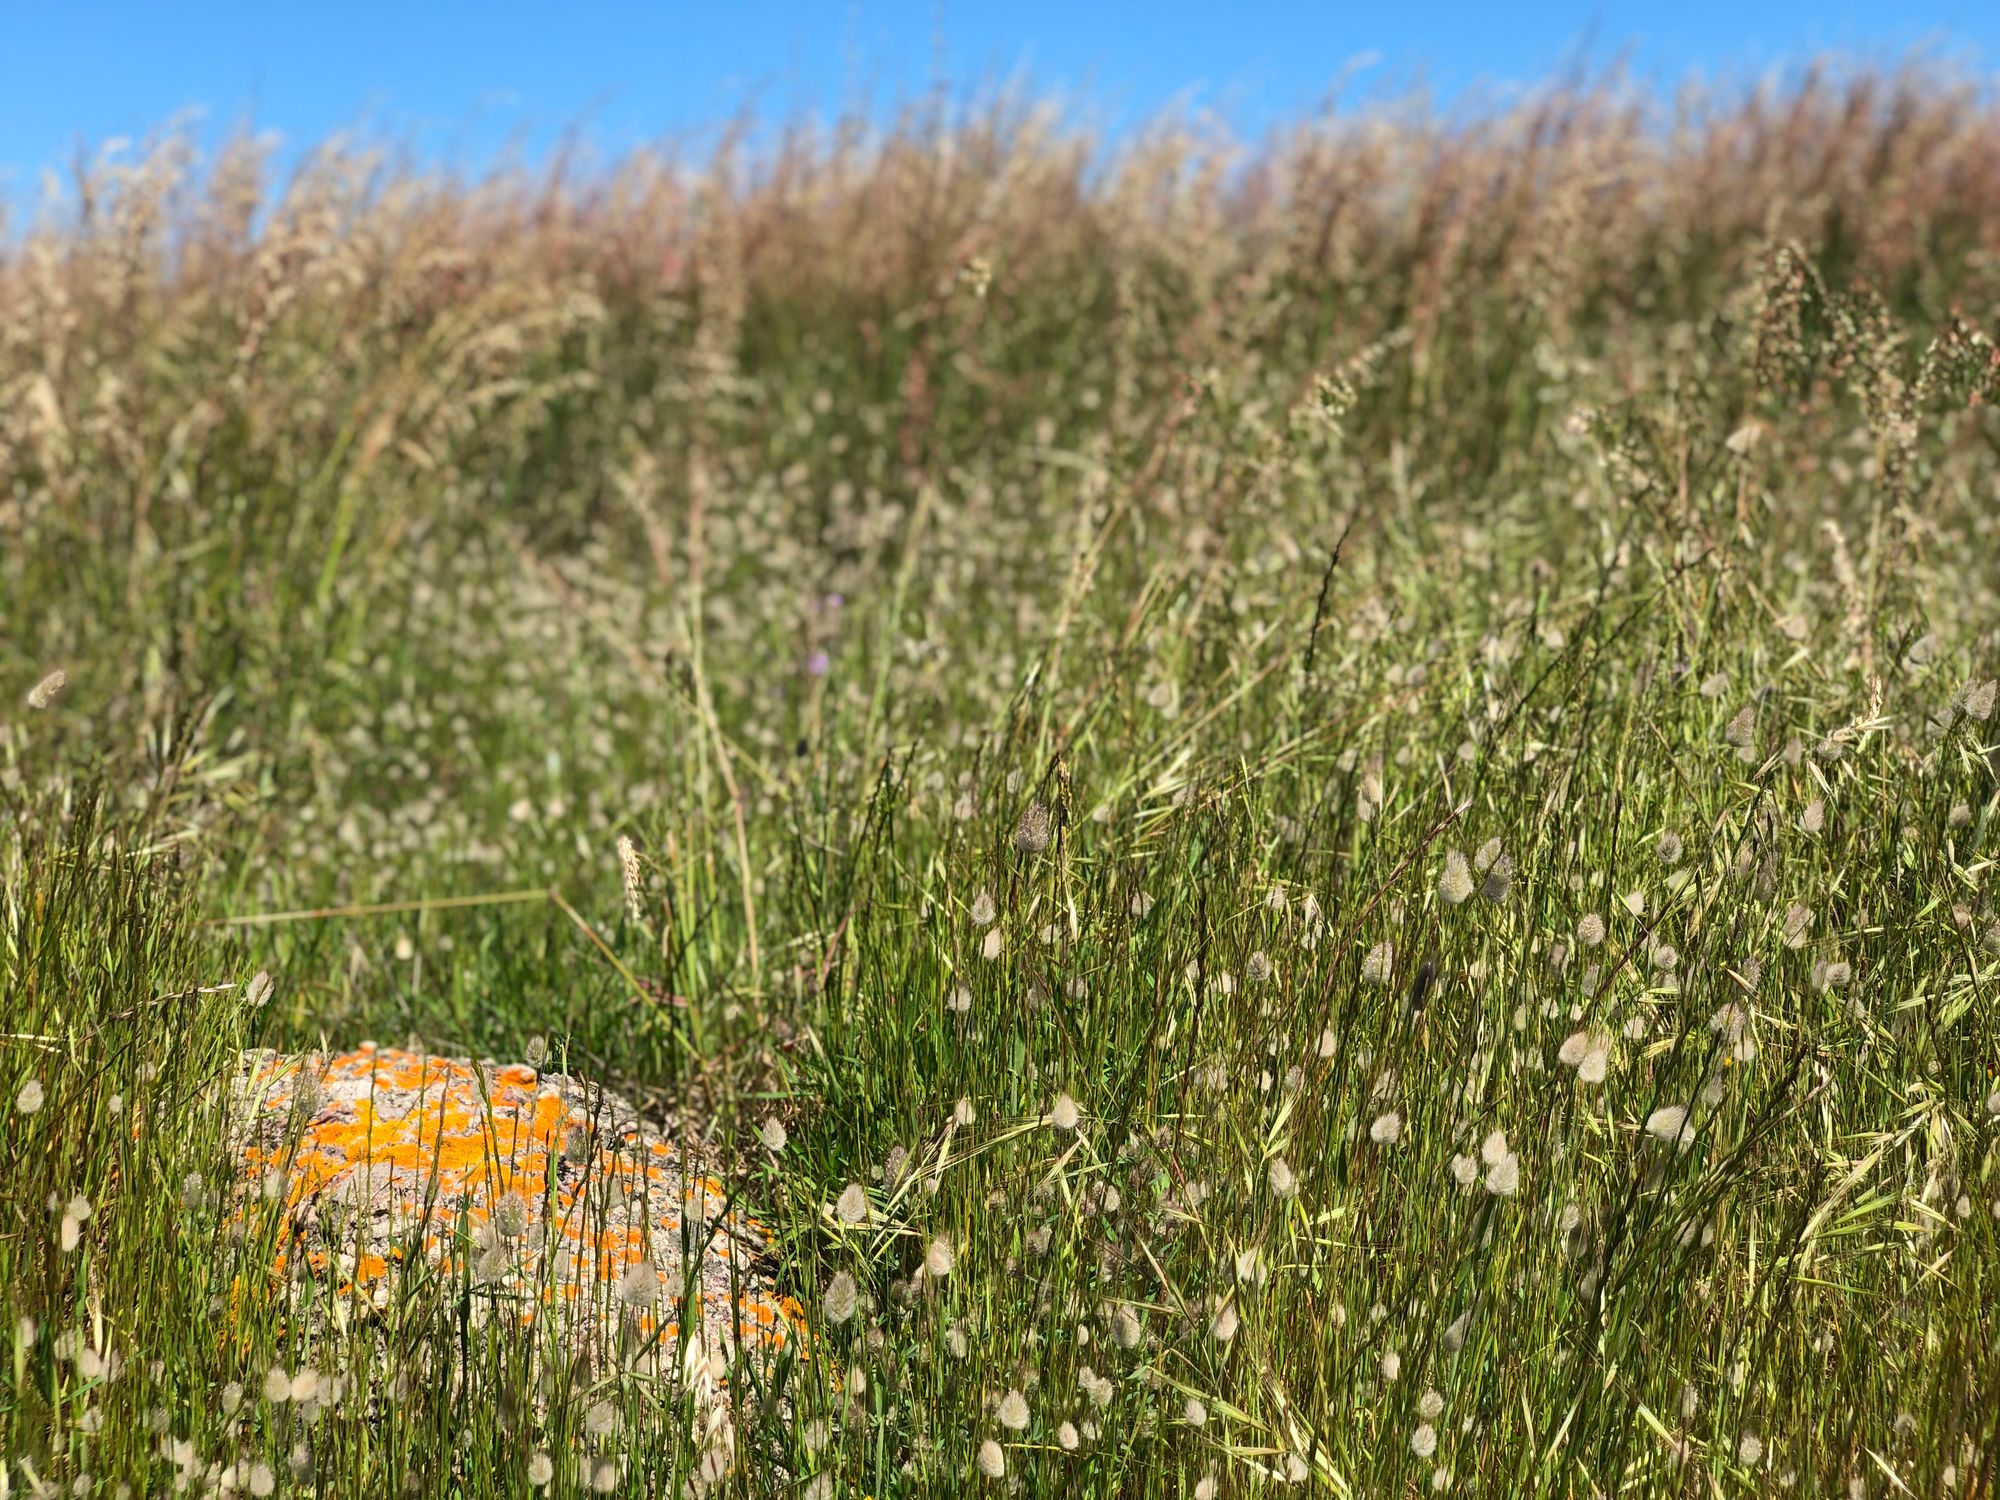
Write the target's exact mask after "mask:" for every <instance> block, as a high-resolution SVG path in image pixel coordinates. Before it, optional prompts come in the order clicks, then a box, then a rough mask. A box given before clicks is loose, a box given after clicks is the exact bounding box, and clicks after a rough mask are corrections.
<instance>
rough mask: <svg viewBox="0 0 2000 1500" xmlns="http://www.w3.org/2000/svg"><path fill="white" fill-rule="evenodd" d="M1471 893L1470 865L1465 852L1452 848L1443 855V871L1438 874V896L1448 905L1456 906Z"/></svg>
mask: <svg viewBox="0 0 2000 1500" xmlns="http://www.w3.org/2000/svg"><path fill="white" fill-rule="evenodd" d="M1471 894H1472V867H1471V866H1470V865H1468V864H1467V863H1466V862H1465V852H1464V851H1463V850H1461V849H1454V850H1452V851H1451V852H1450V853H1449V854H1447V855H1445V857H1444V871H1443V873H1441V874H1440V875H1439V876H1438V897H1439V899H1441V900H1442V901H1444V902H1445V904H1446V905H1448V906H1457V905H1459V904H1460V903H1461V902H1463V901H1464V900H1465V899H1466V898H1467V897H1468V896H1470V895H1471Z"/></svg>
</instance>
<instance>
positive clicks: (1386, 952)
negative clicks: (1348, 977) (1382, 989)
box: [1361, 942, 1396, 984]
mask: <svg viewBox="0 0 2000 1500" xmlns="http://www.w3.org/2000/svg"><path fill="white" fill-rule="evenodd" d="M1395 968H1396V945H1395V944H1394V943H1388V942H1382V943H1377V944H1376V945H1375V946H1374V947H1372V948H1370V949H1369V950H1368V953H1367V956H1366V957H1364V958H1363V959H1362V960H1361V977H1362V979H1363V980H1364V981H1366V982H1367V983H1369V984H1387V983H1388V982H1389V976H1390V975H1391V974H1392V973H1394V972H1395Z"/></svg>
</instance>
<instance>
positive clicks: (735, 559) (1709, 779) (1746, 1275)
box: [0, 69, 2000, 1500]
mask: <svg viewBox="0 0 2000 1500" xmlns="http://www.w3.org/2000/svg"><path fill="white" fill-rule="evenodd" d="M78 189H79V191H78V192H77V193H76V194H73V196H72V199H71V205H72V211H71V212H69V213H68V214H67V215H65V216H62V217H61V218H60V219H58V220H56V221H52V222H51V223H50V224H48V225H46V226H43V227H40V228H35V227H26V228H22V229H20V230H18V231H17V234H16V237H15V240H14V242H13V243H12V244H11V246H10V247H9V248H8V249H7V250H6V251H5V252H4V254H0V310H4V316H0V397H3V398H4V399H0V544H4V545H0V687H4V703H0V892H3V893H0V964H3V966H0V973H4V977H5V989H4V994H5V1016H4V1020H5V1025H4V1027H0V1030H4V1032H5V1037H4V1040H0V1109H4V1111H5V1115H4V1126H0V1158H4V1161H0V1295H4V1298H5V1303H6V1318H5V1322H4V1325H0V1437H3V1438H4V1442H0V1447H4V1452H5V1458H6V1466H5V1468H4V1470H0V1495H4V1494H8V1493H13V1494H32V1495H43V1494H47V1495H77V1496H85V1495H106V1496H110V1495H133V1496H137V1495H150V1494H156V1493H167V1492H170V1491H181V1490H184V1491H185V1492H187V1493H204V1494H223V1493H233V1494H249V1495H264V1494H270V1493H274V1492H275V1493H280V1494H318V1495H325V1496H329V1497H331V1496H353V1497H370V1496H383V1495H404V1494H408V1495H423V1496H431V1495H454V1496H467V1497H487V1496H496V1495H516V1496H520V1495H527V1494H530V1493H532V1492H536V1491H538V1490H544V1489H545V1490H546V1491H547V1492H548V1493H564V1494H567V1493H590V1492H610V1493H621V1494H634V1495H638V1494H646V1495H680V1494H682V1493H693V1492H723V1493H732V1492H740V1493H744V1494H754V1495H768V1494H799V1495H804V1496H811V1497H814V1500H831V1497H835V1496H849V1495H869V1496H875V1497H882V1496H888V1495H906V1494H907V1495H918V1494H922V1495H937V1494H956V1493H965V1494H994V1495H997V1494H1007V1493H1019V1494H1022V1495H1065V1496H1069V1495H1097V1496H1110V1495H1130V1496H1146V1497H1152V1496H1182V1495H1191V1496H1198V1497H1216V1496H1240V1495H1252V1494H1262V1493H1267V1492H1268V1493H1278V1492H1281V1491H1286V1490H1289V1489H1294V1488H1295V1489H1296V1490H1298V1491H1299V1492H1301V1493H1325V1494H1333V1495H1339V1496H1347V1495H1354V1496H1371V1497H1372V1496H1389V1495H1413V1494H1418V1493H1458V1494H1476V1495H1515V1494H1530V1493H1533V1494H1550V1495H1574V1496H1578V1497H1586V1496H1591V1497H1594V1496H1605V1497H1610V1496H1618V1495H1653V1494H1673V1495H1686V1496H1713V1495H1726V1496H1733V1495H1751V1494H1756V1495H1765V1494H1783V1493H1793V1494H1798V1495H1853V1496H1860V1495H1874V1496H1890V1495H1902V1494H1916V1495H1923V1496H1932V1495H1945V1494H1956V1495H1985V1494H1991V1493H1993V1492H1994V1490H1995V1486H1996V1476H2000V1431H1996V1427H2000V1077H1996V1069H2000V900H1997V899H1996V895H1995V887H1996V880H1995V877H1994V874H1993V864H1994V856H1995V850H1996V838H2000V798H1996V787H2000V743H1996V742H2000V718H1997V717H1996V716H1995V713H1994V696H1995V688H1994V678H1995V676H1996V673H2000V416H1996V414H1995V410H1994V403H1995V400H1996V398H2000V355H1996V350H1995V346H1994V345H1993V344H1992V343H1991V342H1990V340H1989V338H1988V337H1987V335H1986V334H1985V333H1983V332H1981V330H1982V329H1992V328H1993V327H1995V326H1996V322H2000V106H1996V105H1995V103H1994V102H1993V101H1992V99H1991V98H1990V97H1988V96H1986V95H1984V94H1982V93H1980V92H1979V91H1977V90H1974V89H1971V88H1968V87H1965V86H1963V85H1961V84H1960V83H1958V82H1956V81H1955V80H1953V79H1951V78H1949V77H1946V76H1943V75H1940V74H1939V73H1937V72H1935V71H1931V70H1926V69H1916V70H1912V71H1909V72H1906V73H1894V74H1885V73H1862V74H1855V75H1840V74H1837V73H1834V72H1827V73H1823V74H1819V75H1814V76H1809V77H1807V78H1804V79H1802V80H1800V81H1798V82H1796V83H1794V84H1792V85H1789V86H1787V87H1784V88H1781V89H1777V90H1774V91H1769V92H1766V93H1764V94H1761V95H1758V96H1756V97H1751V98H1733V97H1727V96H1711V97H1706V98H1701V97H1694V96H1690V97H1688V98H1686V99H1684V100H1682V101H1679V102H1678V104H1677V105H1676V106H1675V109H1674V110H1673V111H1668V110H1667V109H1666V108H1665V106H1662V105H1661V104H1660V103H1659V102H1657V101H1654V100H1649V99H1647V98H1646V97H1644V96H1639V95H1630V94H1628V93H1626V92H1625V91H1623V90H1621V89H1620V88H1618V87H1615V86H1611V85H1606V86H1603V87H1588V88H1583V89H1568V90H1561V89H1558V90H1553V91H1550V92H1547V93H1544V94H1540V95H1537V96H1534V97H1533V98H1532V99H1531V100H1530V101H1529V102H1526V103H1523V104H1521V105H1519V106H1518V107H1515V108H1512V109H1511V110H1509V111H1506V112H1502V113H1499V114H1494V115H1488V116H1484V117H1480V118H1478V119H1476V120H1466V121H1453V120H1450V119H1446V118H1443V117H1440V116H1438V115H1436V114H1434V113H1429V112H1426V111H1425V110H1423V109H1421V108H1414V107H1413V108H1408V109H1396V110H1390V111H1386V112H1384V113H1382V114H1380V115H1377V116H1372V117H1369V118H1366V119H1358V118H1357V119H1348V120H1332V121H1320V122H1301V124H1300V125H1299V126H1298V127H1297V129H1296V130H1295V131H1293V132H1290V133H1287V134H1284V135H1282V136H1280V137H1279V138H1276V139H1274V140H1272V141H1271V142H1269V143H1267V144H1266V145H1265V146H1264V147H1262V148H1261V149H1259V150H1256V151H1245V150H1242V149H1241V148H1239V147H1237V146H1235V145H1233V144H1232V143H1231V142H1229V141H1227V140H1226V139H1223V138H1221V137H1220V136H1218V135H1217V134H1216V133H1215V132H1214V131H1213V130H1211V129H1209V128H1207V127H1205V126H1202V125H1201V124H1199V122H1167V123H1164V124H1162V125H1161V126H1160V127H1159V128H1158V129H1157V130H1155V131H1154V132H1152V133H1150V134H1148V135H1146V136H1145V137H1143V138H1141V139H1139V140H1137V141H1135V142H1132V143H1130V144H1129V145H1128V146H1127V147H1126V148H1125V149H1124V150H1123V151H1122V152H1120V153H1118V154H1115V155H1113V156H1111V157H1109V158H1107V157H1105V156H1104V155H1102V154H1100V153H1097V152H1095V151H1094V150H1093V148H1092V147H1091V144H1090V143H1089V142H1088V141H1085V140H1082V139H1080V138H1078V137H1076V136H1074V135H1072V134H1070V133H1068V132H1067V131H1066V130H1065V129H1064V127H1063V126H1062V125H1061V123H1060V121H1059V120H1056V119H1053V118H1051V117H1050V116H1048V115H1047V114H1046V113H1045V112H1042V111H1039V110H1036V109H1033V108H1028V107H1016V106H1014V105H1010V104H1007V103H1004V102H1003V103H1001V104H997V105H994V106H993V107H991V108H990V109H978V110H966V111H952V110H946V109H936V110H932V109H922V110H918V111H915V112H913V113H912V114H911V116H910V117H909V118H908V119H907V120H906V121H905V122H904V123H903V124H902V125H901V126H900V127H899V128H897V129H896V130H894V131H891V132H889V133H887V134H886V135H876V136H870V135H868V134H866V133H864V132H860V131H858V130H855V131H837V132H833V133H829V134H824V135H815V134H812V133H809V132H803V131H801V132H797V133H795V134H792V135H790V136H787V137H786V138H784V140H783V141H782V142H781V144H779V145H778V146H777V147H775V148H772V149H769V150H763V151H757V152H753V151H751V150H749V149H748V148H745V147H739V146H737V145H733V144H731V142H730V140H729V139H728V138H725V139H724V140H723V142H722V144H720V145H718V146H716V147H714V148H713V150H711V151H709V152H706V153H704V154H702V155H701V156H700V157H699V158H698V159H697V160H694V161H692V162H677V161H675V160H673V159H671V158H669V157H668V156H666V155H665V154H661V155H653V156H644V157H639V158H635V159H631V160H629V161H626V162H624V163H621V164H619V165H617V166H615V167H613V168H611V169H609V170H607V171H605V172H603V173H600V174H597V175H590V174H586V173H582V172H578V173H574V174H571V175H569V176H560V175H558V176H551V177H548V178H537V179H533V180H528V179H521V178H500V179H496V180H493V181H490V182H484V183H478V184H464V183H456V182H451V181H443V180H426V179H424V178H421V177H417V176H413V175H411V174H410V173H408V172H407V171H405V170H403V169H400V168H398V167H397V166H396V165H395V163H394V159H393V158H391V157H382V156H374V155H370V154H369V153H368V152H366V151H363V150H359V149H356V148H352V147H349V148H344V149H329V150H328V152H327V153H325V154H324V155H323V156H322V157H321V158H319V159H318V160H317V161H316V162H315V163H314V164H313V165H312V166H310V167H309V168H308V169H307V170H306V171H304V172H303V173H302V174H301V175H300V176H299V177H298V178H297V179H296V180H294V181H292V182H290V183H288V184H270V183H267V182H266V181H265V180H264V175H263V173H262V169H261V167H260V163H259V160H258V158H257V156H256V153H255V151H254V150H253V149H252V148H249V147H243V148H240V149H238V150H235V151H232V152H231V153H229V154H227V155H225V156H224V157H223V158H222V159H220V160H219V161H216V162H213V163H209V164H206V165H204V166H202V167H201V168H200V170H198V171H197V170H194V169H193V166H192V164H191V162H190V161H189V159H188V153H187V151H186V149H185V147H184V146H183V145H181V144H180V143H178V142H176V141H175V140H173V139H171V138H169V139H164V140H162V141H160V142H159V143H157V145H156V146H155V147H154V148H152V149H150V150H148V151H144V152H140V153H138V154H136V155H135V156H132V157H130V158H120V159H118V160H107V161H105V162H102V163H100V164H98V165H96V166H94V167H92V168H91V169H89V171H88V172H87V174H86V176H85V179H84V180H83V181H82V182H80V183H79V184H78ZM79 205H80V206H79ZM57 671H60V672H62V673H64V674H66V680H64V681H61V682H58V681H56V680H54V679H51V678H50V676H49V674H51V673H54V672H57ZM621 839H622V840H629V841H630V843H629V846H627V851H628V852H621V844H620V841H621ZM260 970H263V971H268V973H269V975H270V976H271V978H272V980H273V981H274V983H273V985H272V987H271V994H270V996H269V998H268V1000H266V1001H265V1002H264V1003H262V1004H252V1003H250V997H249V995H248V993H247V992H248V982H249V981H250V980H251V978H252V976H253V975H255V974H256V973H257V972H258V971H260ZM262 989H263V987H262V986H259V987H258V991H259V995H260V996H261V992H262ZM412 1038H414V1039H415V1041H416V1042H417V1044H418V1045H420V1046H423V1047H428V1048H430V1049H432V1050H434V1051H437V1052H439V1053H444V1054H448V1055H455V1056H467V1055H471V1056H485V1057H495V1058H500V1059H518V1058H521V1057H523V1056H526V1055H530V1053H531V1049H534V1055H539V1049H541V1048H546V1049H547V1051H548V1054H549V1055H550V1056H551V1057H553V1058H556V1059H559V1060H561V1061H562V1062H563V1064H564V1065H565V1066H566V1067H567V1068H568V1069H569V1070H570V1071H571V1072H574V1073H579V1074H583V1075H586V1076H590V1077H595V1078H598V1079H601V1080H604V1081H606V1082H609V1083H613V1084H615V1085H616V1086H617V1087H618V1088H620V1089H621V1090H623V1091H624V1092H625V1093H626V1094H627V1095H628V1096H630V1097H632V1098H634V1099H635V1100H639V1101H642V1102H644V1103H645V1104H646V1105H647V1106H648V1107H649V1108H650V1109H651V1110H652V1112H653V1113H654V1114H655V1115H656V1116H657V1117H659V1118H661V1119H662V1120H665V1121H667V1122H668V1123H669V1125H670V1126H671V1127H672V1128H673V1129H674V1130H675V1131H676V1132H678V1133H680V1134H681V1135H682V1136H683V1138H684V1139H687V1140H689V1141H691V1142H692V1141H705V1142H707V1143H708V1145H709V1147H710V1149H711V1150H712V1151H713V1152H715V1153H716V1155H717V1159H718V1160H719V1161H720V1162H722V1163H723V1164H724V1166H725V1168H726V1171H727V1174H728V1176H729V1177H730V1179H731V1181H732V1182H734V1183H735V1184H737V1185H738V1186H739V1188H740V1190H741V1192H742V1195H743V1199H744V1201H745V1202H746V1203H747V1204H748V1205H749V1206H750V1207H751V1208H752V1209H753V1211H754V1212H756V1213H757V1215H758V1216H759V1217H760V1218H761V1219H762V1221H763V1222H764V1223H765V1224H766V1225H767V1226H768V1227H769V1228H770V1230H771V1233H772V1235H773V1237H774V1240H775V1244H776V1248H777V1274H778V1276H779V1278H780V1281H781V1283H782V1285H783V1286H784V1287H786V1288H787V1289H788V1290H789V1291H790V1292H791V1293H792V1294H793V1295H795V1296H796V1297H797V1298H798V1299H799V1301H800V1302H801V1303H802V1304H804V1305H805V1307H806V1308H807V1309H808V1311H809V1314H810V1317H811V1319H812V1324H813V1343H812V1351H811V1355H810V1357H809V1358H806V1359H803V1360H787V1361H784V1362H782V1363H781V1364H780V1365H778V1366H776V1367H770V1368H754V1369H753V1368H748V1367H746V1368H743V1369H740V1370H739V1371H738V1372H737V1373H736V1375H735V1377H734V1380H735V1387H736V1388H735V1391H734V1396H733V1399H732V1402H731V1404H730V1410H729V1420H728V1423H727V1425H726V1426H722V1427H719V1428H718V1425H717V1423H716V1422H715V1421H714V1420H713V1419H705V1418H704V1415H703V1413H702V1412H701V1411H699V1410H698V1409H697V1407H696V1403H695V1400H694V1398H693V1397H692V1396H691V1395H689V1394H688V1393H687V1392H685V1391H683V1390H681V1389H678V1388H677V1387H675V1386H674V1385H673V1384H671V1383H662V1382H660V1381H658V1380H654V1379H651V1378H648V1377H645V1376H643V1375H642V1374H640V1373H638V1372H634V1371H631V1370H627V1369H623V1368H621V1367H620V1366H619V1365H618V1364H617V1363H616V1362H615V1361H606V1360H602V1359H599V1360H588V1359H578V1358H574V1357H571V1356H570V1355H569V1354H568V1353H567V1352H565V1351H563V1350H561V1349H559V1348H556V1347H554V1346H552V1345H550V1344H547V1343H539V1342H538V1337H539V1335H538V1334H537V1333H536V1332H535V1331H534V1330H532V1329H531V1330H527V1331H521V1330H515V1329H511V1328H508V1327H505V1326H503V1325H502V1324H500V1323H498V1322H494V1321H488V1320H482V1319H481V1318H479V1317H477V1316H475V1313H476V1311H477V1304H478V1303H479V1300H480V1298H481V1296H482V1295H483V1294H482V1292H481V1289H480V1288H479V1286H477V1285H476V1284H475V1283H474V1282H473V1281H472V1280H471V1279H470V1278H469V1277H468V1276H466V1275H465V1274H463V1273H462V1272H460V1273H454V1272H453V1271H452V1269H451V1268H449V1267H442V1268H441V1267H429V1266H423V1265H412V1266H411V1267H410V1268H409V1270H408V1271H407V1274H406V1275H404V1276H403V1277H402V1278H401V1280H400V1281H399V1282H398V1284H397V1286H396V1288H395V1292H394V1295H393V1296H392V1297H390V1298H387V1299H384V1300H383V1303H382V1305H379V1306H378V1305H375V1304H374V1303H373V1302H370V1301H368V1300H366V1299H359V1298H352V1297H343V1295H342V1293H341V1289H340V1287H339V1286H338V1285H336V1284H335V1283H334V1282H332V1281H327V1282H325V1283H323V1284H317V1285H312V1284H302V1285H297V1286H292V1287H280V1288H273V1287H272V1286H271V1284H270V1283H271V1279H272V1278H271V1274H270V1270H269V1267H270V1258H269V1257H270V1250H271V1235H272V1234H273V1233H275V1230H274V1229H273V1228H272V1227H271V1226H269V1225H268V1224H264V1223H263V1222H262V1221H258V1220H255V1219H254V1218H253V1219H250V1220H247V1221H246V1219H245V1217H244V1215H243V1214H242V1213H241V1212H239V1211H235V1210H232V1207H231V1203H232V1198H231V1195H230V1192H229V1183H230V1180H231V1175H232V1166H231V1163H230V1161H229V1159H228V1158H227V1155H226V1152H225V1146H224V1138H225V1121H224V1118H223V1111H224V1105H225V1103H226V1100H227V1090H226V1089H225V1088H223V1087H222V1086H221V1084H222V1082H223V1081H225V1080H226V1079H228V1078H229V1077H230V1076H231V1075H232V1074H233V1072H234V1070H235V1068H236V1065H237V1058H238V1055H239V1052H240V1051H241V1049H243V1048H245V1047H253V1046H255V1047H263V1046H271V1047H281V1048H299V1047H317V1046H322V1045H330V1046H333V1047H337V1048H344V1047H350V1046H353V1045H355V1044H357V1043H359V1042H360V1041H362V1040H364V1039H373V1040H377V1041H379V1042H381V1043H383V1044H384V1045H388V1044H391V1043H395V1044H401V1043H404V1042H405V1041H407V1040H409V1039H412ZM538 1039H539V1040H538ZM857 1198H858V1199H859V1200H860V1202H859V1204H858V1206H857ZM843 1199H844V1200H845V1201H844V1202H843V1201H842V1200H843ZM260 1225H261V1227H260ZM305 1277H306V1280H307V1281H308V1282H309V1281H310V1273H305ZM270 1291H279V1292H283V1293H284V1295H262V1294H261V1293H264V1292H270ZM305 1306H310V1307H311V1308H312V1309H314V1312H313V1315H312V1316H310V1317H307V1316H303V1315H301V1313H300V1312H299V1309H300V1308H301V1307H305Z"/></svg>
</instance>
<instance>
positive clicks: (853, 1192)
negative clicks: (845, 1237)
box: [833, 1182, 868, 1224]
mask: <svg viewBox="0 0 2000 1500" xmlns="http://www.w3.org/2000/svg"><path fill="white" fill-rule="evenodd" d="M833 1211H834V1212H835V1213H836V1214H838V1215H839V1216H840V1222H841V1223H843V1224H860V1223H863V1222H865V1221H866V1219H867V1218H868V1194H867V1193H866V1192H864V1191H863V1190H862V1187H861V1184H860V1183H858V1182H850V1183H848V1185H847V1186H846V1187H844V1188H842V1189H841V1190H840V1201H839V1202H837V1203H836V1204H834V1206H833Z"/></svg>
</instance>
